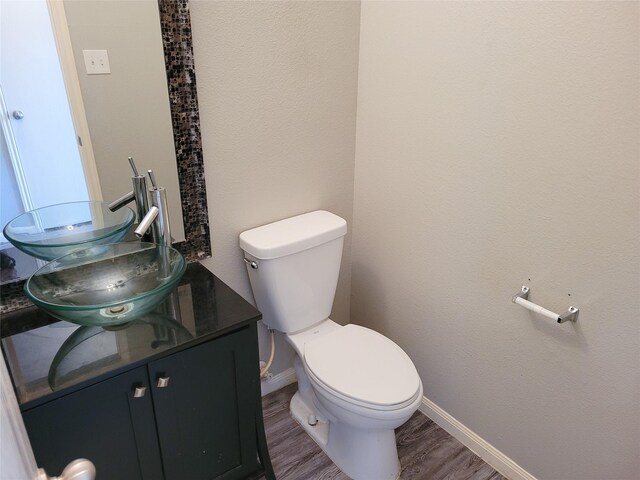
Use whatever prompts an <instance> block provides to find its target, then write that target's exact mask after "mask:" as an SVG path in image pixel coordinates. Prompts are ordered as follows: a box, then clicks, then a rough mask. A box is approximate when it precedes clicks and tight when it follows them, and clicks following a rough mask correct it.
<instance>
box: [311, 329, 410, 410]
mask: <svg viewBox="0 0 640 480" xmlns="http://www.w3.org/2000/svg"><path fill="white" fill-rule="evenodd" d="M304 363H305V366H306V370H307V372H308V374H309V377H310V378H311V379H312V380H313V381H314V383H316V384H317V386H318V387H319V388H322V389H323V390H325V391H327V392H328V393H330V394H332V395H335V396H336V397H338V398H341V399H342V400H345V401H347V402H349V403H351V404H355V405H360V406H363V407H366V408H369V409H375V410H397V409H401V408H403V407H405V406H407V405H410V404H411V403H413V402H414V401H415V398H416V395H418V393H419V391H420V385H421V384H420V377H419V376H418V372H417V371H416V368H415V366H414V365H413V362H412V361H411V359H410V358H409V356H408V355H407V354H406V353H405V352H404V350H402V349H401V348H400V347H399V346H398V345H396V344H395V343H394V342H393V341H391V340H390V339H388V338H387V337H385V336H383V335H381V334H379V333H378V332H375V331H373V330H370V329H368V328H365V327H360V326H358V325H346V326H344V327H341V328H338V329H336V330H333V331H331V332H328V333H326V334H325V335H322V336H321V337H320V338H318V339H316V340H313V341H311V342H308V343H305V347H304Z"/></svg>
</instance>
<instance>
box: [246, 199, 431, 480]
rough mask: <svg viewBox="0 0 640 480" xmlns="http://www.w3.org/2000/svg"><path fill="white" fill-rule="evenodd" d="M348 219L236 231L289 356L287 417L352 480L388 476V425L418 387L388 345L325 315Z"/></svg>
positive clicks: (301, 219)
mask: <svg viewBox="0 0 640 480" xmlns="http://www.w3.org/2000/svg"><path fill="white" fill-rule="evenodd" d="M345 234H346V222H345V221H344V220H343V219H342V218H340V217H338V216H337V215H334V214H332V213H329V212H325V211H316V212H311V213H307V214H304V215H299V216H297V217H292V218H288V219H285V220H281V221H279V222H275V223H271V224H268V225H265V226H262V227H257V228H254V229H252V230H248V231H245V232H243V233H242V234H241V235H240V246H241V248H242V249H243V250H244V252H245V262H246V265H247V272H248V273H249V279H250V282H251V287H252V290H253V293H254V296H255V299H256V303H257V306H258V308H259V309H260V311H261V312H262V314H263V322H264V323H265V324H266V325H267V326H268V327H270V328H272V329H275V330H277V331H280V332H282V333H284V334H285V335H286V339H287V341H288V342H289V344H290V345H291V346H292V347H293V348H294V350H295V352H296V354H297V355H296V359H295V364H294V366H295V370H296V376H297V378H298V391H297V392H296V394H295V395H294V396H293V398H292V400H291V406H290V409H291V414H292V416H293V418H294V419H295V420H296V421H297V422H298V423H299V424H300V425H301V426H302V428H304V430H305V431H306V432H307V433H308V434H309V436H310V437H311V438H313V439H314V440H315V441H316V443H317V444H318V445H319V446H320V447H321V448H322V449H323V450H324V451H325V453H326V454H327V455H328V456H329V458H330V459H331V460H332V461H333V462H334V463H335V464H336V465H337V466H338V467H339V468H340V469H341V470H342V471H343V472H344V473H346V474H347V475H349V476H350V477H351V478H353V479H355V480H395V479H396V478H398V477H399V475H400V463H399V461H398V452H397V448H396V441H395V432H394V429H395V428H397V427H399V426H400V425H402V424H403V423H405V422H406V421H407V420H408V419H409V418H410V417H411V415H413V413H414V412H415V411H416V410H417V409H418V406H419V405H420V402H421V400H422V393H423V392H422V382H421V381H420V377H419V376H418V373H417V371H416V369H415V366H414V365H413V362H412V361H411V359H410V358H409V356H408V355H407V354H406V353H405V352H404V351H403V350H402V349H401V348H400V347H399V346H398V345H396V344H395V343H394V342H393V341H391V340H390V339H388V338H387V337H385V336H383V335H381V334H380V333H378V332H375V331H374V330H371V329H368V328H365V327H361V326H358V325H352V324H349V325H346V326H341V325H339V324H338V323H336V322H334V321H332V320H331V319H330V318H329V313H330V311H331V307H332V304H333V299H334V296H335V290H336V286H337V281H338V274H339V270H340V260H341V256H342V244H343V239H344V235H345Z"/></svg>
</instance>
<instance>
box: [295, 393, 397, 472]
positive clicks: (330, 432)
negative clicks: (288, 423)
mask: <svg viewBox="0 0 640 480" xmlns="http://www.w3.org/2000/svg"><path fill="white" fill-rule="evenodd" d="M290 409H291V416H292V417H293V418H294V420H296V421H297V422H298V424H300V426H301V427H302V428H303V429H304V430H305V431H306V432H307V433H308V434H309V436H310V437H311V438H312V439H313V440H314V441H315V442H316V443H317V444H318V446H319V447H320V448H321V449H322V450H323V451H324V453H326V454H327V456H328V457H329V458H330V459H331V460H332V461H333V463H335V464H336V466H337V467H338V468H339V469H340V470H342V471H343V472H344V473H346V474H347V475H349V476H350V477H351V478H353V479H354V480H397V479H398V478H399V477H400V462H399V461H398V450H397V447H396V437H395V432H394V430H383V431H368V430H361V429H358V428H354V427H353V426H350V425H346V424H344V423H340V422H338V421H330V420H328V419H326V417H325V416H324V415H323V414H322V413H321V412H320V411H319V410H318V409H317V408H316V407H315V405H313V404H312V405H309V404H308V403H307V402H305V401H304V400H303V398H302V395H301V394H300V392H299V391H298V392H296V394H295V395H294V396H293V398H292V399H291V405H290ZM309 415H314V416H315V417H316V418H317V420H318V423H317V424H316V425H315V426H312V425H310V424H309Z"/></svg>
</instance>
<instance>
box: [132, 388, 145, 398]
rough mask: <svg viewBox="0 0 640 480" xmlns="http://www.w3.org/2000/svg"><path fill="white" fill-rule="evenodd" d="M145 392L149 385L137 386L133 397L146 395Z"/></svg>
mask: <svg viewBox="0 0 640 480" xmlns="http://www.w3.org/2000/svg"><path fill="white" fill-rule="evenodd" d="M145 393H147V387H136V388H135V390H134V391H133V398H140V397H144V394H145Z"/></svg>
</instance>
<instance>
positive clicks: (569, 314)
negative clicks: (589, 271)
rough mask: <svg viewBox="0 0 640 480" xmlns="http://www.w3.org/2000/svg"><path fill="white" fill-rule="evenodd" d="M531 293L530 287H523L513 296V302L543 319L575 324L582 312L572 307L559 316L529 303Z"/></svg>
mask: <svg viewBox="0 0 640 480" xmlns="http://www.w3.org/2000/svg"><path fill="white" fill-rule="evenodd" d="M530 291H531V289H530V288H529V287H526V286H524V285H523V286H522V288H521V289H520V291H519V292H518V293H516V294H515V295H514V296H513V298H512V299H511V301H512V302H513V303H517V304H518V305H520V306H522V307H524V308H526V309H527V310H531V311H532V312H535V313H538V314H540V315H542V316H543V317H547V318H551V319H553V320H555V321H557V322H558V323H564V322H566V321H568V320H571V321H572V322H575V321H576V320H577V319H578V312H579V311H580V310H579V309H578V308H576V307H573V306H570V307H569V309H568V310H567V311H566V312H564V313H563V314H562V315H559V314H557V313H555V312H552V311H551V310H547V309H546V308H544V307H542V306H540V305H538V304H536V303H533V302H531V301H529V292H530Z"/></svg>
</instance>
